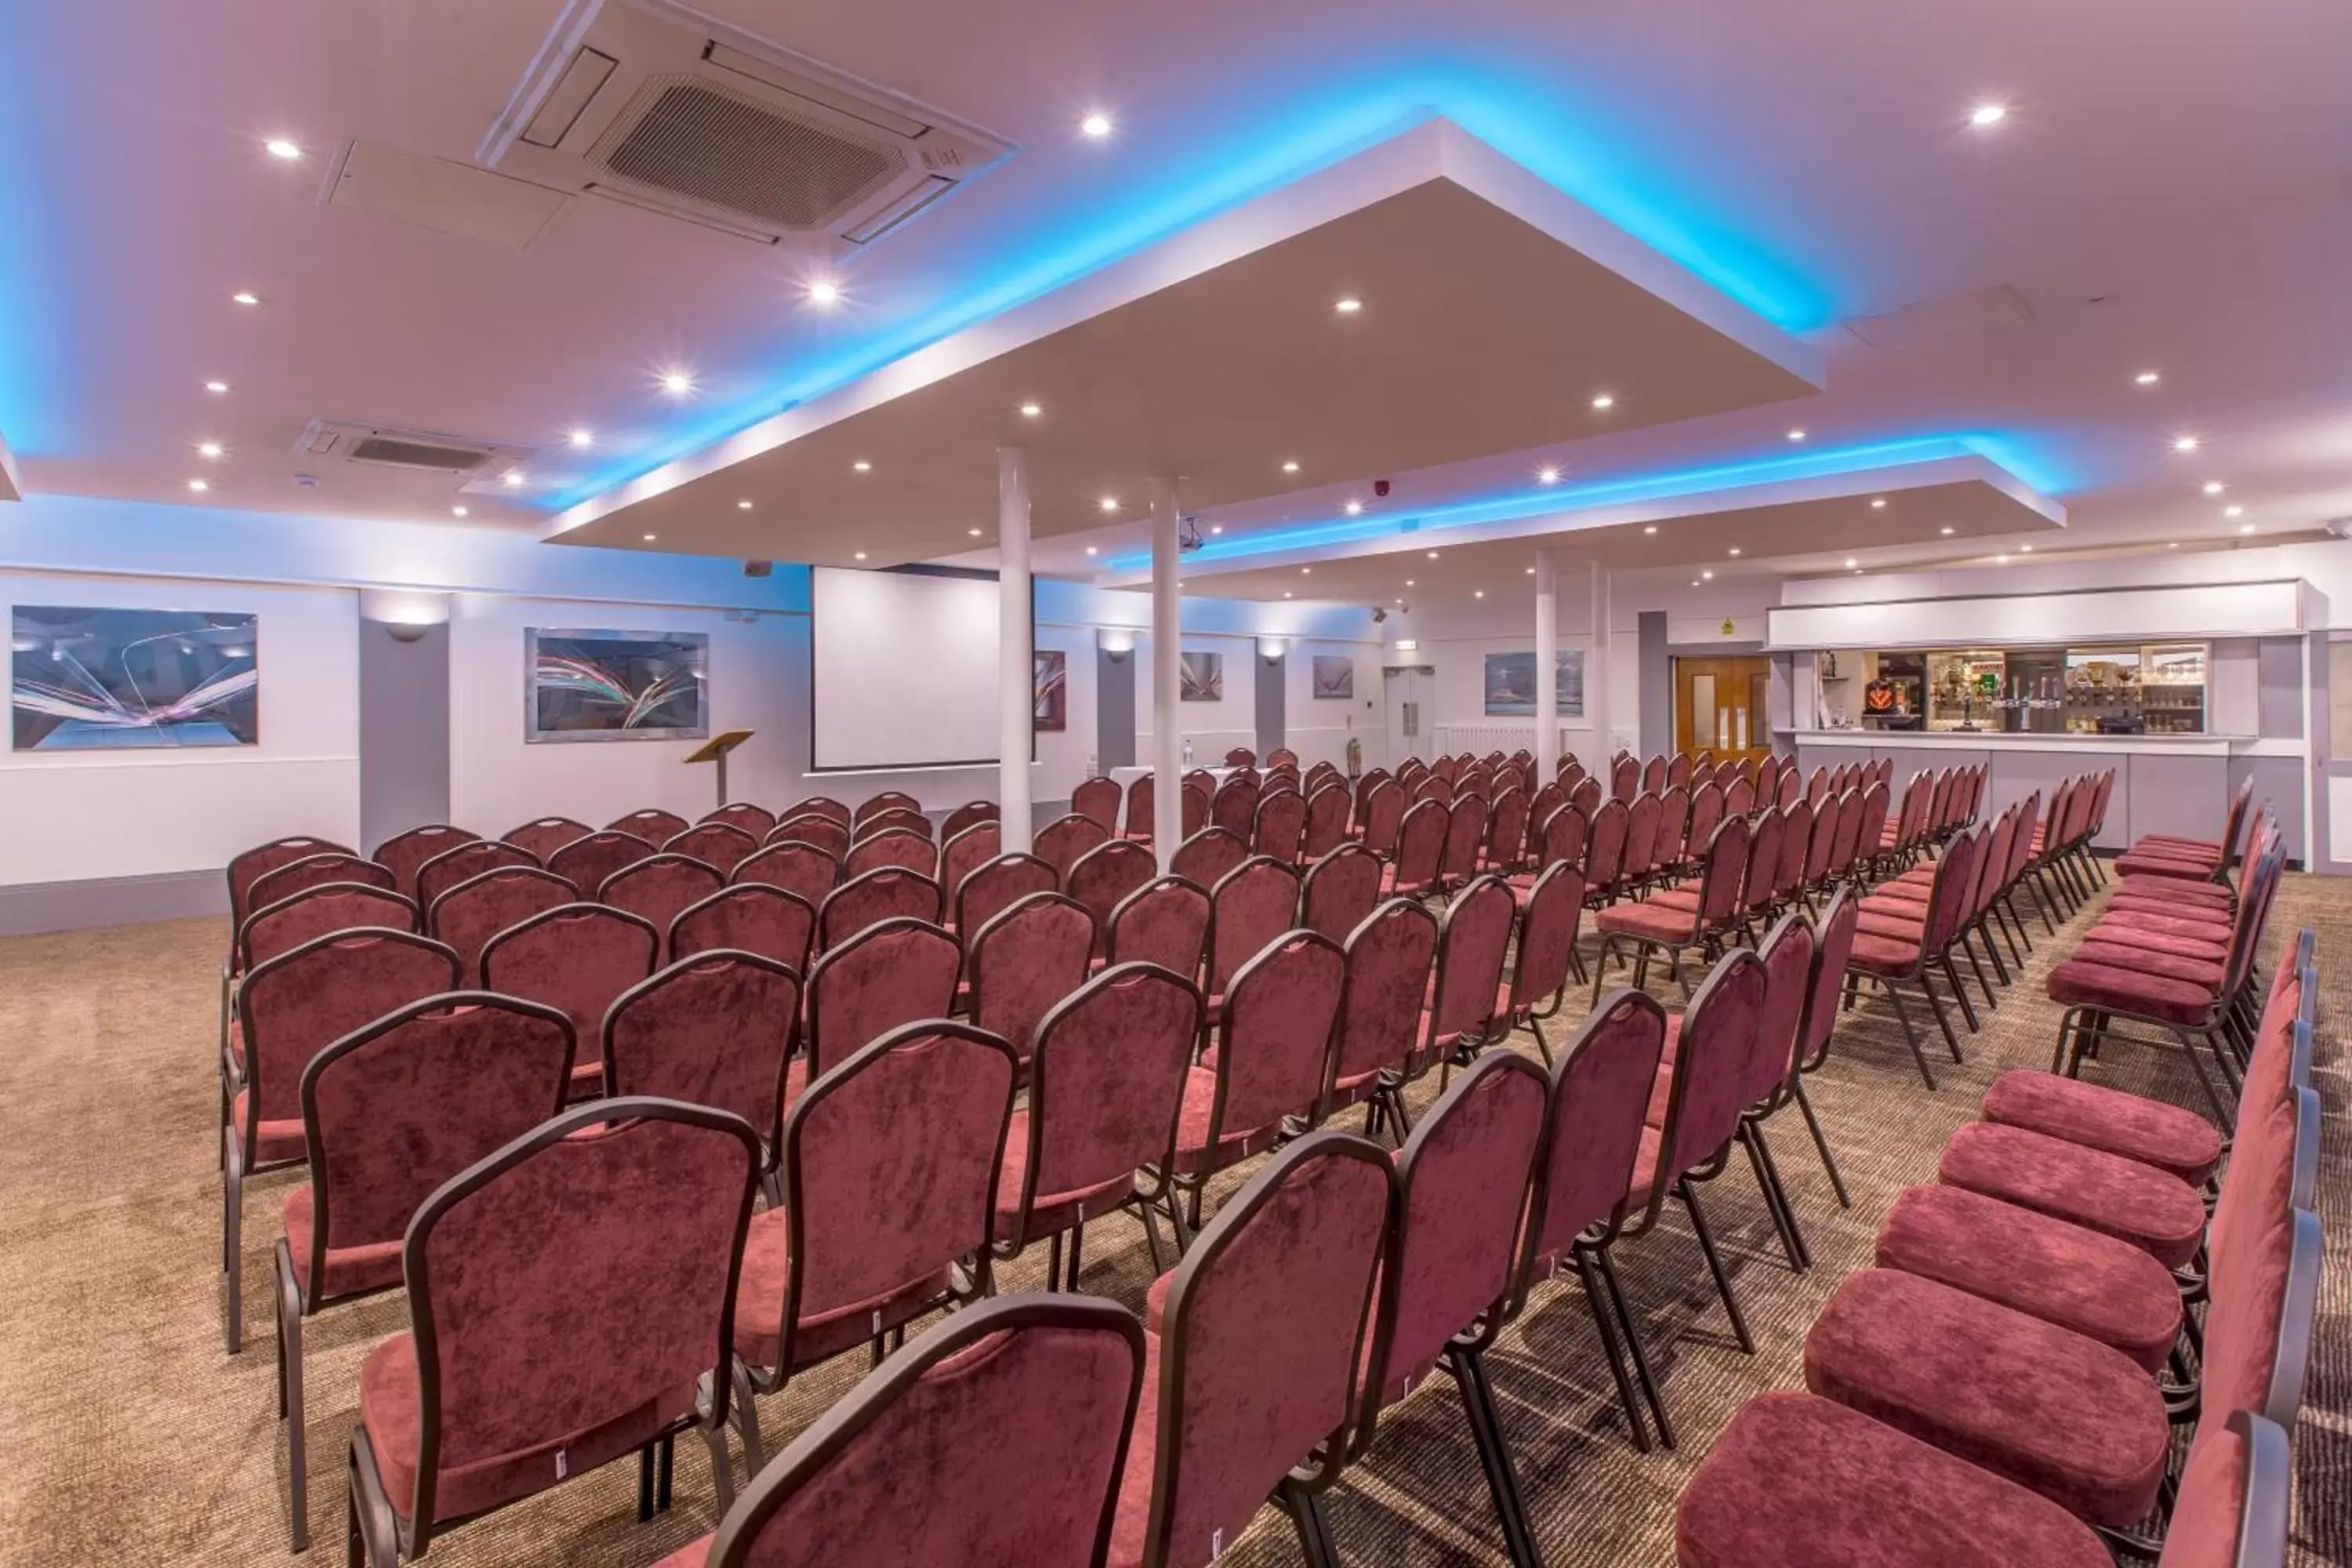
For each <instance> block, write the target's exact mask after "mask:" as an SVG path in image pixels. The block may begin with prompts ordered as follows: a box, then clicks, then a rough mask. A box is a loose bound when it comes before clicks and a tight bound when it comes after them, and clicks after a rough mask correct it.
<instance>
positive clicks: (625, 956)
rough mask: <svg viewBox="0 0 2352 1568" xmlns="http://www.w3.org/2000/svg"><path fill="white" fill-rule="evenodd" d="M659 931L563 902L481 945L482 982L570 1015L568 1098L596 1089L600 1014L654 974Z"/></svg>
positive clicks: (637, 920)
mask: <svg viewBox="0 0 2352 1568" xmlns="http://www.w3.org/2000/svg"><path fill="white" fill-rule="evenodd" d="M660 952H661V933H660V932H659V931H656V930H654V928H653V924H652V922H651V921H646V920H645V919H643V918H641V917H640V916H637V915H633V914H630V913H629V912H628V911H627V910H616V909H614V908H612V907H611V906H610V905H607V904H588V903H579V904H563V905H560V906H559V907H557V908H555V909H551V910H546V911H544V912H543V913H541V914H536V915H533V916H531V917H530V919H528V920H525V921H520V923H518V924H515V925H510V926H509V927H508V928H507V929H506V930H504V931H499V933H498V934H497V935H495V936H493V937H491V938H490V940H489V941H488V942H487V943H486V944H484V946H483V948H482V984H483V986H484V988H485V989H487V990H490V991H495V992H498V993H499V994H501V995H506V996H520V997H522V998H523V999H525V1000H526V1001H531V1002H539V1003H542V1004H544V1005H547V1006H550V1007H552V1008H554V1009H555V1010H556V1011H557V1012H559V1013H561V1014H562V1015H563V1016H565V1017H567V1018H569V1019H571V1020H572V1036H573V1037H574V1038H575V1039H578V1040H582V1041H584V1042H586V1048H585V1049H583V1050H575V1051H574V1052H573V1054H572V1096H573V1098H575V1099H578V1098H583V1097H587V1096H593V1095H595V1094H598V1093H601V1092H602V1091H603V1085H604V1056H603V1053H602V1051H601V1050H600V1048H599V1042H600V1040H601V1039H602V1037H603V1031H604V1014H605V1012H606V1010H607V1009H609V1008H610V1007H611V1006H612V1005H613V1003H614V999H615V998H617V997H618V996H619V995H620V994H621V993H623V992H624V991H626V990H627V989H628V988H629V987H630V986H632V985H635V984H637V983H638V982H639V981H641V980H643V979H645V978H646V976H647V975H650V974H651V973H653V972H654V964H655V963H656V959H657V957H658V956H659V954H660Z"/></svg>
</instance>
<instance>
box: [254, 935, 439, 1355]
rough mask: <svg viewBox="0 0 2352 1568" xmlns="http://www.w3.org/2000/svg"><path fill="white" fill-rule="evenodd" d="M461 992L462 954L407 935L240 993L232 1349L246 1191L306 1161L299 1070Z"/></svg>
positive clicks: (314, 961)
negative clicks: (384, 1020)
mask: <svg viewBox="0 0 2352 1568" xmlns="http://www.w3.org/2000/svg"><path fill="white" fill-rule="evenodd" d="M456 989H457V954H456V953H454V952H450V951H449V949H447V948H446V947H445V946H443V945H442V944H441V943H439V942H434V941H432V940H430V939H429V938H426V937H421V936H412V935H410V934H409V933H407V932H405V931H375V930H363V931H336V932H333V933H331V934H329V935H326V936H322V937H319V938H316V939H314V940H313V941H311V942H306V943H304V944H303V945H302V946H300V947H298V948H296V949H295V950H294V951H293V952H287V953H281V954H279V955H278V957H276V958H273V959H271V960H270V961H269V962H268V963H262V964H257V965H256V966H255V967H254V969H253V972H252V973H249V974H247V976H246V977H245V982H244V984H241V985H239V986H238V987H237V993H236V1011H237V1026H238V1030H239V1037H240V1038H241V1039H242V1041H243V1043H244V1047H245V1049H244V1056H243V1058H242V1059H241V1060H238V1061H236V1062H234V1063H232V1062H230V1061H229V1060H227V1059H226V1058H227V1052H226V1050H224V1051H223V1053H222V1055H223V1058H224V1059H223V1062H222V1070H221V1083H222V1092H223V1096H224V1100H225V1101H226V1103H224V1105H223V1106H222V1108H221V1109H222V1113H223V1114H222V1117H221V1269H222V1272H223V1273H225V1274H226V1276H227V1291H226V1324H225V1327H226V1337H227V1342H228V1350H229V1353H230V1354H231V1355H235V1354H236V1353H237V1352H239V1351H241V1350H242V1349H244V1345H245V1317H244V1300H245V1299H244V1290H243V1286H244V1280H245V1245H244V1226H245V1199H244V1194H245V1182H246V1178H247V1177H248V1176H250V1175H254V1174H256V1173H260V1172H264V1171H269V1170H278V1169H284V1168H286V1167H289V1166H291V1165H297V1164H299V1163H302V1162H303V1161H304V1160H306V1159H308V1158H309V1148H308V1145H307V1143H306V1142H304V1137H303V1131H302V1098H301V1094H302V1071H303V1069H304V1068H307V1067H308V1066H310V1058H313V1057H315V1056H317V1055H318V1054H319V1053H320V1051H321V1050H324V1049H325V1048H326V1047H328V1046H331V1045H332V1044H333V1043H334V1042H335V1041H337V1040H339V1039H341V1038H342V1037H344V1036H345V1035H348V1034H350V1033H351V1032H352V1030H354V1029H357V1028H360V1027H362V1026H365V1025H367V1024H371V1023H373V1022H374V1021H375V1020H376V1019H378V1018H381V1017H383V1016H384V1015H385V1014H387V1013H390V1012H393V1011H394V1010H395V1009H397V1008H399V1007H402V1006H404V1005H407V1004H408V1003H411V1002H414V1001H415V1000H417V999H418V998H419V997H423V996H436V995H439V994H442V993H443V992H446V991H454V990H456Z"/></svg>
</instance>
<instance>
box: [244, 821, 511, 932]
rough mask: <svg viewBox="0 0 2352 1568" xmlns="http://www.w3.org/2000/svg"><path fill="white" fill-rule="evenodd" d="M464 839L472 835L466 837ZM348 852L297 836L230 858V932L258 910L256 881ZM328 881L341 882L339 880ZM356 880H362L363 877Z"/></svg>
mask: <svg viewBox="0 0 2352 1568" xmlns="http://www.w3.org/2000/svg"><path fill="white" fill-rule="evenodd" d="M467 837H472V836H471V835H470V834H469V835H467ZM452 847H454V845H453V846H452ZM350 853H351V850H350V849H349V848H348V847H345V846H343V845H341V844H337V843H334V842H332V841H331V840H329V839H325V838H312V837H308V836H307V835H298V836H296V837H291V838H277V839H272V840H271V841H270V842H269V843H267V844H262V845H257V846H256V847H253V848H251V849H247V850H246V851H244V852H243V853H242V854H239V855H236V856H234V857H232V858H230V860H229V863H228V913H229V929H230V931H235V930H236V928H237V927H238V926H239V925H242V924H243V923H244V921H245V917H246V916H247V915H249V914H251V913H252V912H253V911H254V910H256V909H257V908H258V907H259V906H258V905H257V904H255V903H253V902H252V901H251V900H250V899H249V898H248V897H247V895H248V894H250V893H251V892H252V890H253V884H254V883H255V882H256V881H257V880H258V879H261V878H263V877H266V876H268V874H269V873H270V872H272V871H275V870H277V869H278V868H279V867H281V866H290V865H292V864H293V863H294V862H295V861H297V860H307V859H309V858H310V857H311V856H313V855H349V854H350ZM330 880H341V879H330ZM358 880H362V881H364V880H366V879H364V878H361V879H358ZM400 890H402V891H405V890H406V889H400Z"/></svg>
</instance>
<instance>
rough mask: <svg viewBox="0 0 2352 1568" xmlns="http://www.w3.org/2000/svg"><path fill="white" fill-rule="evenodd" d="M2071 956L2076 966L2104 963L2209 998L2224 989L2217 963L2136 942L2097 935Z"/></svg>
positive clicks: (2079, 945)
mask: <svg viewBox="0 0 2352 1568" xmlns="http://www.w3.org/2000/svg"><path fill="white" fill-rule="evenodd" d="M2069 956H2070V957H2072V958H2073V959H2074V961H2076V962H2077V963H2103V964H2105V965H2106V966H2107V967H2108V968H2110V969H2135V970H2137V971H2139V972H2140V973H2143V974H2153V975H2157V976H2158V977H2160V978H2162V979H2166V980H2178V981H2179V982H2180V983H2181V984H2183V985H2194V986H2196V987H2197V988H2198V989H2199V990H2200V991H2203V992H2205V993H2206V994H2208V995H2210V994H2212V993H2214V992H2216V991H2219V990H2220V989H2221V976H2222V973H2223V970H2222V966H2221V961H2220V960H2218V959H2210V958H2200V957H2198V956H2197V955H2195V954H2194V953H2186V952H2167V951H2165V950H2164V949H2162V948H2154V947H2148V946H2147V945H2145V944H2143V943H2140V942H2108V941H2105V940H2104V939H2102V938H2101V937H2100V936H2099V934H2098V933H2097V932H2096V931H2093V932H2092V933H2091V934H2090V935H2089V936H2087V937H2085V938H2084V940H2083V941H2082V942H2080V943H2078V944H2077V945H2076V946H2075V948H2074V952H2073V953H2072V954H2070V955H2069Z"/></svg>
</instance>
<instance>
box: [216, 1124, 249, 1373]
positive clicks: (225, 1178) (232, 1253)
mask: <svg viewBox="0 0 2352 1568" xmlns="http://www.w3.org/2000/svg"><path fill="white" fill-rule="evenodd" d="M221 1271H222V1272H223V1273H225V1274H226V1275H227V1276H228V1281H227V1285H228V1296H227V1300H226V1313H227V1321H226V1325H225V1328H226V1335H227V1339H228V1353H229V1354H231V1355H237V1354H240V1353H242V1352H243V1351H244V1350H245V1157H244V1151H242V1150H239V1149H236V1148H231V1149H230V1150H229V1152H228V1160H227V1163H226V1164H225V1165H224V1166H222V1168H221Z"/></svg>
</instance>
